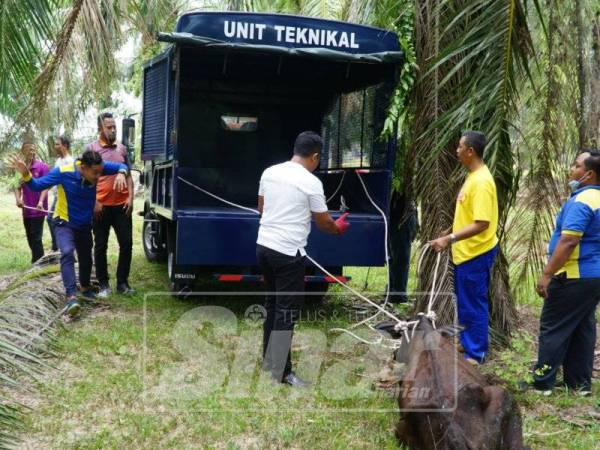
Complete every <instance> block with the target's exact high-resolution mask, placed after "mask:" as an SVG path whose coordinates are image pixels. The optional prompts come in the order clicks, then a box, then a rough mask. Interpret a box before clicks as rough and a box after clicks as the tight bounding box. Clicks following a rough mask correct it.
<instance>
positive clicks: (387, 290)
mask: <svg viewBox="0 0 600 450" xmlns="http://www.w3.org/2000/svg"><path fill="white" fill-rule="evenodd" d="M355 173H356V176H357V177H358V180H359V181H360V184H361V185H362V187H363V190H364V191H365V195H366V196H367V198H368V199H369V201H370V202H371V204H372V205H373V207H374V208H375V209H376V210H377V211H378V212H379V214H381V217H382V218H383V227H384V233H385V236H384V241H383V242H384V244H383V245H384V248H385V267H386V269H387V284H386V287H385V299H384V301H383V306H382V308H383V309H384V310H385V307H386V306H387V304H388V301H389V298H390V283H391V277H390V255H389V247H388V222H387V218H386V216H385V213H384V212H383V210H382V209H381V208H380V207H379V206H378V205H377V203H375V201H374V200H373V198H372V197H371V195H370V194H369V190H368V189H367V186H366V185H365V182H364V181H363V179H362V177H361V176H360V172H359V171H358V170H356V171H355ZM380 312H381V311H377V312H376V313H375V314H373V315H372V316H370V317H367V318H366V319H363V320H361V321H360V322H358V323H356V324H354V325H352V327H351V328H352V329H354V328H357V327H359V326H361V325H364V324H365V323H367V322H370V321H372V320H376V319H377V317H378V316H379V313H380Z"/></svg>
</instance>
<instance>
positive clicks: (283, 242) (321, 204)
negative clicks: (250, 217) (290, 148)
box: [256, 161, 327, 256]
mask: <svg viewBox="0 0 600 450" xmlns="http://www.w3.org/2000/svg"><path fill="white" fill-rule="evenodd" d="M258 195H260V196H262V197H264V200H265V202H264V207H263V214H262V217H261V219H260V228H259V229H258V239H257V240H256V243H257V244H260V245H262V246H264V247H267V248H270V249H271V250H275V251H277V252H279V253H283V254H285V255H289V256H296V254H297V253H298V251H300V254H301V255H302V256H304V255H306V252H305V251H304V247H306V240H307V239H308V234H309V233H310V220H311V217H312V214H311V213H313V212H316V213H321V212H326V211H327V203H326V202H325V194H324V192H323V183H321V180H319V179H318V178H317V177H316V176H314V175H313V174H312V173H310V172H309V171H308V170H306V169H305V168H304V167H303V166H302V165H301V164H298V163H296V162H292V161H287V162H284V163H282V164H277V165H275V166H271V167H269V168H268V169H266V170H265V171H264V172H263V174H262V176H261V178H260V186H259V189H258Z"/></svg>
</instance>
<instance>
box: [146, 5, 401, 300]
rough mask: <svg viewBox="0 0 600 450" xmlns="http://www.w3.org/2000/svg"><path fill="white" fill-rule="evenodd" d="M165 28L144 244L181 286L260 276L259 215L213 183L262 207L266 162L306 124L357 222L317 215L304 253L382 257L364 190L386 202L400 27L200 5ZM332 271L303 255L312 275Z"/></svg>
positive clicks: (155, 73) (363, 259) (151, 117)
mask: <svg viewBox="0 0 600 450" xmlns="http://www.w3.org/2000/svg"><path fill="white" fill-rule="evenodd" d="M159 40H161V41H164V42H169V43H170V45H169V46H168V47H167V48H166V49H165V51H164V52H163V53H162V54H160V55H159V56H158V57H156V58H154V59H153V60H151V61H149V62H148V63H147V64H146V65H145V66H144V74H143V111H142V139H141V141H142V142H141V159H142V161H143V165H144V167H143V177H142V182H143V183H144V185H145V188H146V189H145V192H146V198H145V204H144V220H145V221H144V231H143V243H144V250H145V252H146V256H147V257H148V258H149V259H151V260H166V261H167V266H168V271H169V277H170V279H171V282H172V283H173V286H172V288H173V289H176V290H177V289H181V288H182V287H184V286H189V285H191V284H193V282H194V281H195V280H198V279H199V278H201V277H203V276H207V275H208V276H215V277H216V278H217V279H219V280H221V281H245V280H248V281H251V280H258V279H260V274H259V270H258V267H257V263H256V256H255V251H256V237H257V233H258V227H259V220H260V218H259V216H258V215H256V214H254V213H253V212H251V211H248V210H242V209H239V208H236V207H233V206H231V205H228V204H226V203H224V202H223V201H221V200H218V199H217V198H215V197H213V196H211V195H209V193H210V194H213V195H216V196H218V197H220V198H222V199H226V200H228V201H230V202H233V203H235V204H239V205H243V206H245V207H248V208H256V205H257V195H258V184H259V180H260V176H261V174H262V172H263V170H264V169H265V168H267V167H269V166H271V165H273V164H277V163H281V162H283V161H286V160H289V159H290V158H291V156H292V148H293V143H294V140H295V138H296V136H297V135H298V134H299V133H300V132H302V131H305V130H312V131H316V132H317V133H319V134H321V135H322V136H323V139H324V148H323V151H322V157H321V162H320V167H319V169H318V170H317V172H315V175H317V176H318V177H319V178H320V179H321V180H322V182H323V186H324V190H325V196H326V197H327V204H328V207H329V209H330V211H331V212H332V215H333V216H334V218H335V217H337V216H338V215H339V213H340V212H341V211H343V210H344V209H345V208H348V212H350V221H351V227H350V229H349V230H348V232H347V233H346V234H344V235H343V236H330V235H325V234H323V233H321V232H320V231H318V230H317V229H316V227H315V226H314V225H313V227H312V231H311V234H310V236H309V240H308V246H307V249H306V250H307V252H308V253H309V254H310V255H311V256H312V257H313V258H314V259H315V260H316V261H318V262H319V263H320V264H322V265H323V266H325V267H327V268H330V269H331V270H332V271H333V272H334V273H336V275H341V273H342V268H343V267H344V266H381V265H384V264H385V251H384V220H383V217H382V215H381V214H380V213H379V212H378V211H377V210H376V208H375V207H374V206H373V204H372V203H371V201H370V200H369V198H368V196H367V193H368V194H369V195H370V196H371V198H372V200H373V201H374V202H375V203H376V204H377V205H378V206H379V207H380V208H381V209H382V210H383V211H384V213H385V214H386V215H387V214H389V203H390V191H391V180H392V168H393V165H394V156H395V152H396V142H395V139H394V138H391V139H389V140H382V139H381V138H380V134H381V130H382V128H383V125H384V121H385V118H386V111H387V107H388V105H389V102H390V99H391V96H392V95H393V91H394V88H395V83H396V81H397V72H398V65H399V64H400V63H401V62H402V53H401V52H400V51H399V46H398V39H397V36H396V35H395V34H394V33H392V32H390V31H386V30H381V29H377V28H372V27H366V26H360V25H355V24H350V23H344V22H336V21H329V20H322V19H315V18H306V17H298V16H288V15H278V14H254V13H230V12H227V13H225V12H223V13H207V12H198V13H188V14H185V15H183V16H182V17H181V18H180V19H179V21H178V23H177V27H176V30H175V32H173V33H160V34H159ZM357 171H359V174H360V176H361V177H362V180H363V181H364V183H365V186H366V191H367V192H365V189H363V187H362V185H361V183H360V179H359V174H357ZM194 186H197V187H198V188H201V189H202V190H199V189H197V188H195V187H194ZM203 191H206V192H203ZM331 281H333V280H331V279H330V278H329V277H326V276H325V275H324V274H322V273H320V272H319V271H317V270H315V268H314V267H312V266H309V267H307V282H309V283H310V282H318V283H326V282H331Z"/></svg>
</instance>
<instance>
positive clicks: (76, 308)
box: [65, 297, 81, 318]
mask: <svg viewBox="0 0 600 450" xmlns="http://www.w3.org/2000/svg"><path fill="white" fill-rule="evenodd" d="M80 311H81V305H80V304H79V302H78V301H77V300H76V299H75V298H74V297H70V298H69V301H68V302H67V305H66V311H65V312H66V313H67V315H68V316H69V317H71V318H74V317H77V316H78V315H79V312H80Z"/></svg>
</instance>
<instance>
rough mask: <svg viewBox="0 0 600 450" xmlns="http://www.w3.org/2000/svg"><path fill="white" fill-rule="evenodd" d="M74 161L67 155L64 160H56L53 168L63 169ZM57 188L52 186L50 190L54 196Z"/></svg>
mask: <svg viewBox="0 0 600 450" xmlns="http://www.w3.org/2000/svg"><path fill="white" fill-rule="evenodd" d="M74 161H75V160H74V159H73V157H72V156H71V155H67V156H65V157H64V158H62V157H61V158H56V161H55V162H54V167H63V166H66V165H67V164H73V162H74ZM57 189H58V188H57V187H56V186H54V187H53V188H52V192H53V193H54V195H56V191H57Z"/></svg>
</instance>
